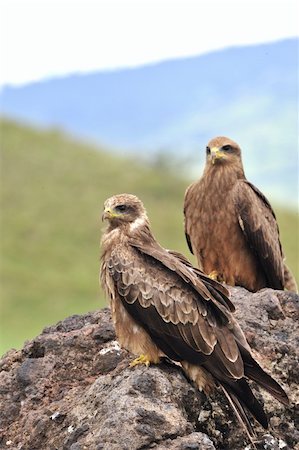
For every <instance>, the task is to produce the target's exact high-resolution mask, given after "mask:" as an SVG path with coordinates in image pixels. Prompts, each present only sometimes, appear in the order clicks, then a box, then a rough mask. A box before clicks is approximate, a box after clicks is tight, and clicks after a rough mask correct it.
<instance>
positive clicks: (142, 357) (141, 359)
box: [130, 355, 151, 367]
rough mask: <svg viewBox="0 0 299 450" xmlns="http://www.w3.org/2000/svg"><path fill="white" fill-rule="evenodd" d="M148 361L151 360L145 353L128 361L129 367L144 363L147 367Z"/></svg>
mask: <svg viewBox="0 0 299 450" xmlns="http://www.w3.org/2000/svg"><path fill="white" fill-rule="evenodd" d="M150 363H151V361H150V359H149V357H148V356H147V355H140V356H139V357H138V358H136V359H134V361H132V362H131V363H130V367H134V366H138V365H139V364H144V365H146V367H148V366H149V365H150Z"/></svg>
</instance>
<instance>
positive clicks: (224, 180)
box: [202, 163, 246, 191]
mask: <svg viewBox="0 0 299 450" xmlns="http://www.w3.org/2000/svg"><path fill="white" fill-rule="evenodd" d="M245 178H246V177H245V173H244V169H243V166H242V163H239V164H228V163H221V164H214V165H212V164H209V165H207V166H206V167H205V170H204V173H203V177H202V179H203V180H205V182H206V183H207V185H209V186H215V188H217V189H218V190H220V191H221V187H222V186H225V188H226V189H227V188H229V187H233V186H234V185H235V183H236V181H237V180H240V179H245Z"/></svg>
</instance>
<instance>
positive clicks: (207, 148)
mask: <svg viewBox="0 0 299 450" xmlns="http://www.w3.org/2000/svg"><path fill="white" fill-rule="evenodd" d="M206 152H207V155H209V154H210V153H211V149H210V147H206Z"/></svg>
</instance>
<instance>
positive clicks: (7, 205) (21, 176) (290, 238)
mask: <svg viewBox="0 0 299 450" xmlns="http://www.w3.org/2000/svg"><path fill="white" fill-rule="evenodd" d="M1 155H2V161H1V168H2V170H1V187H2V198H1V219H2V220H1V222H2V227H1V246H2V249H1V253H2V258H1V266H2V267H1V278H2V281H1V298H2V300H1V302H2V303H1V343H0V353H2V352H4V351H6V350H7V349H9V348H11V347H20V346H22V344H23V342H24V340H25V339H29V338H32V337H34V336H35V335H36V334H38V333H40V331H41V330H42V328H43V327H45V326H47V325H50V324H53V323H54V322H56V321H58V320H60V319H63V318H64V317H66V316H68V315H71V314H76V313H78V314H80V313H84V312H86V311H89V310H93V309H96V308H99V307H102V306H103V305H104V304H105V300H104V297H103V294H102V292H101V290H100V288H99V286H98V271H99V245H100V237H101V229H102V223H101V221H100V214H101V211H102V205H103V202H104V200H105V199H106V198H107V197H109V196H110V195H113V194H116V193H121V192H130V193H134V194H136V195H138V196H139V197H140V198H141V199H142V200H143V201H144V203H145V206H146V208H147V210H148V214H149V217H150V219H151V223H152V229H153V231H154V234H155V235H156V237H157V238H158V240H159V241H160V242H161V244H162V245H164V246H165V247H168V248H173V249H176V250H178V251H181V252H183V253H185V254H186V255H188V250H187V247H186V244H185V240H184V234H183V221H182V205H183V197H184V191H185V188H186V186H187V185H188V182H187V181H185V180H182V179H180V178H179V177H177V176H175V174H171V173H169V172H166V173H165V170H164V169H163V170H162V169H160V170H159V169H157V168H155V169H153V168H146V167H144V166H142V165H141V164H139V163H138V162H136V161H135V160H134V159H128V158H122V157H120V156H113V155H111V154H108V153H106V152H104V151H103V150H101V149H95V148H93V147H91V146H87V145H85V144H81V143H78V142H75V141H74V140H72V139H70V138H68V137H66V136H64V135H63V134H61V133H59V132H57V131H53V132H49V131H36V130H33V129H31V128H29V127H25V126H21V125H17V124H15V123H12V122H10V121H7V120H2V121H1ZM277 216H278V218H279V221H280V224H281V235H282V241H283V244H284V247H285V253H286V255H287V257H288V262H289V265H290V267H292V269H293V271H294V272H296V275H297V279H298V278H299V277H298V272H299V270H298V263H297V259H298V239H297V229H298V218H296V216H295V215H294V213H293V212H290V211H283V210H278V211H277ZM188 256H189V255H188ZM296 264H297V267H296Z"/></svg>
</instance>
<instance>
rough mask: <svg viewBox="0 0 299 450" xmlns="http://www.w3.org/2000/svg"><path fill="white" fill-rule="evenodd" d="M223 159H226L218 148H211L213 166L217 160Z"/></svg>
mask: <svg viewBox="0 0 299 450" xmlns="http://www.w3.org/2000/svg"><path fill="white" fill-rule="evenodd" d="M223 157H224V154H223V152H222V151H221V150H220V149H219V148H218V147H212V148H211V158H212V164H215V161H216V160H217V159H222V158H223Z"/></svg>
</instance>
